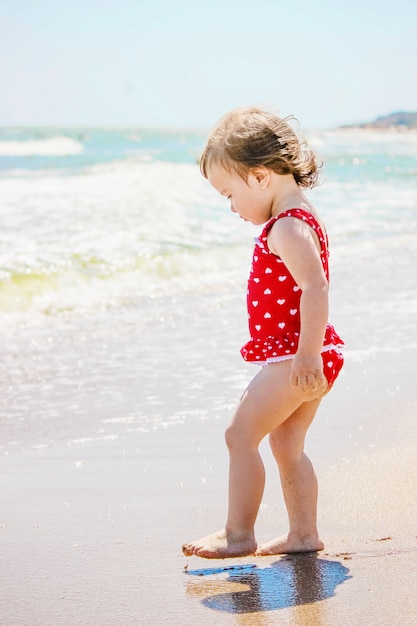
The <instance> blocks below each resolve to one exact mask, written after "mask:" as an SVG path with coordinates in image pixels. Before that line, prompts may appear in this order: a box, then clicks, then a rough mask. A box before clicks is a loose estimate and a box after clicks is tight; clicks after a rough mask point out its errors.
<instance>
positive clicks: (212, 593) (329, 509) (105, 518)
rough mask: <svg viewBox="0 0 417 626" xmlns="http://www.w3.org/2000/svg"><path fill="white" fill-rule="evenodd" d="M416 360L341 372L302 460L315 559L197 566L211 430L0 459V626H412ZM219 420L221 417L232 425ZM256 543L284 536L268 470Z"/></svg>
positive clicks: (218, 499) (395, 357) (416, 553)
mask: <svg viewBox="0 0 417 626" xmlns="http://www.w3.org/2000/svg"><path fill="white" fill-rule="evenodd" d="M416 356H417V351H416V350H415V349H410V350H409V351H408V352H406V353H405V354H404V353H403V354H401V355H400V354H399V353H395V352H393V353H385V354H384V353H379V354H378V356H375V357H374V358H373V357H369V358H368V359H367V360H366V361H362V362H360V361H357V362H355V361H351V362H349V361H348V362H347V364H346V367H345V369H344V371H343V373H342V375H341V377H340V379H339V381H338V383H337V385H336V386H335V388H334V390H333V391H332V393H331V394H329V396H328V397H327V398H326V399H325V401H324V402H323V404H322V407H321V410H320V414H319V416H318V417H317V420H316V422H315V423H314V424H313V426H312V429H311V432H310V435H309V439H308V444H307V451H308V452H309V454H310V456H311V458H312V459H313V461H314V463H315V466H316V469H317V473H318V476H319V484H320V502H319V521H320V530H321V534H322V537H323V540H324V541H325V546H326V547H325V550H324V551H323V552H322V553H319V554H317V555H297V556H290V557H286V556H282V557H267V558H255V557H246V558H242V559H228V560H225V561H221V560H215V561H207V560H203V559H199V558H197V557H192V558H185V557H184V556H183V555H182V553H181V544H182V543H183V542H184V541H187V540H191V539H195V538H197V537H199V536H201V535H204V534H206V533H207V532H211V531H214V530H217V529H219V528H220V527H221V525H222V523H223V520H224V516H225V511H226V497H227V494H226V484H227V453H226V449H225V445H224V443H223V430H224V427H225V425H226V423H227V420H228V418H229V417H230V415H228V411H225V415H224V418H222V419H213V420H210V419H205V420H200V419H198V418H196V419H192V418H189V419H187V420H185V421H184V422H183V423H175V425H173V426H171V427H166V428H158V429H155V430H151V431H150V432H147V433H143V432H140V431H138V432H133V433H132V434H131V436H130V437H128V438H119V439H114V440H112V439H111V438H109V439H103V440H101V441H99V440H96V441H86V442H85V443H82V442H81V443H80V442H78V443H73V444H71V445H69V444H68V443H65V442H62V443H59V442H58V443H55V445H53V446H45V447H39V448H23V449H17V450H13V449H10V450H9V451H8V452H7V453H6V452H5V453H4V454H3V456H2V457H1V460H0V462H1V468H0V471H1V482H0V497H1V502H2V515H1V527H0V542H1V543H0V546H1V573H0V589H1V591H0V623H1V624H2V626H61V625H62V626H64V625H65V626H67V625H68V626H69V625H72V626H73V625H77V626H87V625H94V626H95V625H97V626H106V625H107V624H108V625H112V626H114V625H115V624H117V625H119V624H120V625H123V626H130V625H142V624H143V625H153V624H155V625H156V626H157V625H160V624H170V625H172V626H176V625H179V626H188V625H190V626H191V625H194V624H213V625H216V626H217V625H220V624H228V625H231V624H236V625H239V626H240V625H246V624H256V625H270V624H291V625H292V624H294V625H301V624H303V625H304V624H309V625H315V624H317V625H320V626H325V625H329V626H344V625H345V624H354V625H355V626H358V625H362V624H363V625H365V624H366V625H369V624H372V626H376V625H384V626H385V625H386V626H392V625H393V624H396V625H403V624H416V623H417V595H416V592H415V590H416V588H417V559H416V557H417V521H416V520H417V498H416V493H417V470H416V463H415V459H416V456H417V443H416V441H417V437H416V434H417V424H416V421H415V414H416V413H415V411H416V403H415V401H414V387H415V380H416V363H417V359H416ZM231 410H232V408H230V411H231ZM262 454H263V456H264V459H265V464H266V466H267V474H268V478H267V485H266V490H265V496H264V503H263V505H262V508H261V511H260V514H259V520H258V524H257V535H258V539H259V540H265V539H268V538H271V537H272V536H275V535H277V534H281V533H283V532H285V530H286V520H285V512H284V508H283V503H282V497H281V495H280V489H279V486H278V480H277V476H276V471H275V467H274V464H273V461H272V459H271V456H270V454H269V451H268V449H267V446H266V445H264V444H262Z"/></svg>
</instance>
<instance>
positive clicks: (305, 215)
mask: <svg viewBox="0 0 417 626" xmlns="http://www.w3.org/2000/svg"><path fill="white" fill-rule="evenodd" d="M283 217H295V218H297V219H300V220H303V221H304V222H306V224H308V225H309V226H311V228H312V229H313V230H315V231H316V233H317V237H318V238H319V242H320V250H321V254H320V256H321V260H322V263H323V268H324V271H325V274H326V277H327V279H328V278H329V266H328V257H329V242H328V239H327V233H325V232H323V229H322V227H321V226H320V224H319V222H318V220H317V218H316V217H314V215H313V214H312V213H310V211H306V210H305V209H300V208H293V209H288V210H287V211H284V212H283V213H280V214H279V215H277V216H276V217H274V218H272V220H270V221H269V222H268V224H267V225H266V228H265V235H267V234H268V231H269V230H270V229H271V228H272V226H273V225H274V224H275V222H276V221H277V220H279V219H282V218H283Z"/></svg>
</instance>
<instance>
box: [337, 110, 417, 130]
mask: <svg viewBox="0 0 417 626" xmlns="http://www.w3.org/2000/svg"><path fill="white" fill-rule="evenodd" d="M352 127H355V128H404V129H406V128H410V129H417V112H415V113H407V112H405V111H398V112H397V113H391V114H390V115H384V116H382V117H377V118H376V120H374V121H373V122H364V123H363V124H350V125H349V126H343V128H352Z"/></svg>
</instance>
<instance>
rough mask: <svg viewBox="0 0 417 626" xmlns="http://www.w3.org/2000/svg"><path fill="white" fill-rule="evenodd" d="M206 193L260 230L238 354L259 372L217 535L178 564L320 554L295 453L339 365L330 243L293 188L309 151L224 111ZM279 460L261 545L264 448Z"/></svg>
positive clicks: (305, 170) (254, 115)
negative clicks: (284, 522) (265, 444)
mask: <svg viewBox="0 0 417 626" xmlns="http://www.w3.org/2000/svg"><path fill="white" fill-rule="evenodd" d="M200 168H201V172H202V174H203V176H205V177H206V178H207V179H208V180H209V182H210V183H211V185H212V186H213V187H214V188H215V189H216V190H217V191H218V192H219V193H220V194H221V195H223V196H225V197H226V198H228V200H229V201H230V208H231V210H232V211H233V212H234V213H237V214H238V215H239V216H240V217H241V218H243V219H244V220H248V221H250V222H252V223H253V224H265V226H264V228H263V230H262V232H261V234H260V236H259V238H258V239H256V243H255V249H254V253H253V260H252V267H251V271H250V276H249V281H248V291H247V306H248V317H249V332H250V340H249V341H248V342H247V343H246V344H245V345H244V346H243V348H242V349H241V353H242V356H243V358H244V359H245V360H246V361H250V362H253V363H256V364H258V365H261V366H262V369H261V370H260V371H259V372H258V374H257V375H256V376H255V377H254V379H253V380H252V381H251V383H250V384H249V386H248V388H247V389H246V391H245V392H244V394H243V396H242V398H241V400H240V403H239V405H238V407H237V410H236V412H235V414H234V416H233V418H232V421H231V423H230V425H229V426H228V428H227V431H226V443H227V446H228V450H229V456H230V470H229V503H228V514H227V519H226V524H225V526H224V528H223V529H222V530H220V531H219V532H216V533H214V534H212V535H208V536H207V537H203V538H202V539H199V540H197V541H193V542H191V543H186V544H184V545H183V552H184V554H185V555H186V556H190V555H193V554H194V555H197V556H200V557H205V558H226V557H236V556H245V555H249V554H253V553H255V554H257V555H269V554H282V553H290V552H308V551H317V550H322V549H323V547H324V546H323V543H322V541H321V539H320V537H319V533H318V530H317V479H316V475H315V472H314V469H313V467H312V464H311V462H310V460H309V458H308V457H307V456H306V454H305V453H304V440H305V436H306V433H307V429H308V427H309V426H310V424H311V422H312V421H313V418H314V416H315V414H316V411H317V409H318V406H319V404H320V402H321V399H322V397H323V396H324V395H325V394H326V393H327V392H328V391H329V390H330V389H331V387H332V385H333V383H334V381H335V379H336V377H337V375H338V373H339V371H340V369H341V367H342V365H343V356H342V353H341V351H340V348H341V346H342V345H343V341H342V340H341V338H340V337H339V335H338V334H337V333H336V331H335V329H334V328H333V326H331V325H330V324H329V323H328V290H329V268H328V256H329V252H328V241H327V234H326V230H325V228H324V225H323V223H322V221H321V219H320V217H319V215H318V214H317V212H316V211H315V209H314V208H313V206H312V205H311V204H310V202H309V201H308V200H307V198H306V197H305V196H304V194H303V191H302V189H303V188H308V187H310V188H311V187H314V186H315V185H316V184H317V178H318V169H319V168H318V165H317V162H316V159H315V156H314V154H313V152H312V151H311V150H310V149H309V148H308V146H307V145H306V144H304V143H303V142H301V141H300V139H299V138H298V137H297V135H296V134H295V132H294V131H293V130H292V128H291V127H290V126H289V124H288V123H287V120H285V119H280V118H278V117H277V116H275V115H273V114H271V113H269V112H267V111H264V110H262V109H258V108H255V107H248V108H241V109H237V110H234V111H231V112H230V113H228V114H227V115H225V116H224V117H223V118H222V119H221V120H220V122H219V123H218V125H217V126H216V127H215V128H214V130H213V131H212V132H211V134H210V136H209V139H208V141H207V144H206V146H205V148H204V151H203V154H202V156H201V160H200ZM268 434H269V442H270V445H271V449H272V452H273V455H274V457H275V459H276V462H277V464H278V469H279V474H280V479H281V486H282V490H283V495H284V501H285V505H286V508H287V512H288V521H289V531H288V534H286V535H285V536H282V537H278V538H275V539H273V540H272V541H269V542H267V543H263V544H260V545H258V544H257V542H256V539H255V533H254V527H255V521H256V517H257V514H258V510H259V506H260V504H261V499H262V495H263V490H264V483H265V471H264V466H263V463H262V460H261V457H260V455H259V451H258V447H259V444H260V442H261V440H262V439H263V438H264V437H265V436H266V435H268Z"/></svg>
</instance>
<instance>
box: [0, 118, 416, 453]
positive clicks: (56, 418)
mask: <svg viewBox="0 0 417 626" xmlns="http://www.w3.org/2000/svg"><path fill="white" fill-rule="evenodd" d="M299 132H300V133H301V134H302V135H303V137H304V138H306V139H307V140H308V141H309V142H310V144H311V145H312V146H313V148H314V149H315V150H316V152H317V154H318V156H319V158H320V159H321V160H322V161H323V166H322V171H321V184H320V185H319V186H318V187H316V188H315V189H314V190H311V191H309V192H308V193H307V195H308V197H309V199H310V200H311V201H312V202H313V204H314V205H315V207H316V208H317V210H318V212H319V213H320V214H321V217H322V218H323V220H324V222H325V224H326V226H327V230H328V234H329V238H330V251H331V257H330V271H331V296H330V297H331V314H330V319H331V321H332V323H333V324H334V325H335V327H336V329H337V330H338V332H339V333H340V334H341V336H342V337H343V338H344V340H345V343H346V349H345V355H346V360H347V362H352V363H355V362H356V363H358V362H360V363H362V364H363V367H364V368H366V364H367V362H368V361H369V359H371V358H375V355H382V354H383V353H386V352H392V353H394V352H401V350H403V349H405V348H407V349H408V348H413V347H417V332H416V331H417V321H416V320H417V271H416V267H417V132H413V131H398V130H394V129H393V130H384V131H381V130H373V129H357V128H343V129H324V130H313V131H308V130H306V131H301V130H300V131H299ZM206 136H207V129H201V130H197V131H190V130H187V131H184V130H180V129H179V130H177V129H170V130H163V129H160V130H158V129H156V130H155V129H154V130H153V129H141V128H124V129H122V128H2V129H0V214H1V229H0V326H1V339H0V342H1V357H0V386H1V391H0V449H1V450H2V451H3V453H4V454H12V453H13V451H22V450H27V449H33V448H42V447H54V446H57V445H65V446H81V445H84V444H85V443H86V442H98V441H103V440H104V441H114V440H124V439H128V438H129V437H142V436H144V437H145V436H146V433H148V432H151V431H155V429H169V428H175V426H176V425H178V424H184V423H187V421H190V420H196V419H197V420H222V419H224V416H225V415H228V414H229V413H230V410H231V407H232V406H233V405H234V403H235V401H236V400H237V399H238V397H239V394H240V393H241V392H242V390H243V389H244V386H245V385H246V384H247V382H248V381H249V380H250V378H251V377H252V376H253V374H254V371H255V370H254V368H255V366H253V365H248V364H246V363H244V362H243V361H242V359H241V357H240V354H239V349H240V347H241V345H243V344H244V343H245V342H246V341H247V339H248V337H247V320H246V311H245V299H246V281H247V276H248V272H249V267H250V262H251V253H252V248H253V241H254V237H255V236H256V235H257V234H258V232H259V228H258V227H255V226H253V225H250V224H248V223H243V222H242V221H241V220H239V219H238V217H237V216H236V215H234V214H232V213H231V211H230V207H229V206H228V204H227V201H226V200H225V199H224V198H222V197H221V196H219V195H218V194H217V193H216V192H215V191H214V190H213V189H212V188H211V187H210V185H209V184H208V182H207V181H206V180H205V179H204V178H203V177H202V176H201V174H200V171H199V167H198V157H199V154H200V151H201V149H202V147H203V145H204V142H205V138H206ZM341 384H343V383H341Z"/></svg>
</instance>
